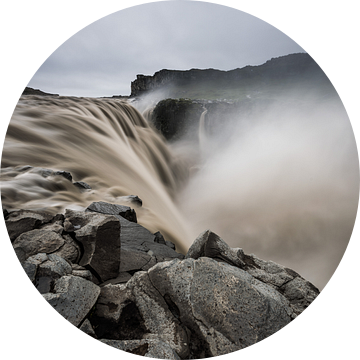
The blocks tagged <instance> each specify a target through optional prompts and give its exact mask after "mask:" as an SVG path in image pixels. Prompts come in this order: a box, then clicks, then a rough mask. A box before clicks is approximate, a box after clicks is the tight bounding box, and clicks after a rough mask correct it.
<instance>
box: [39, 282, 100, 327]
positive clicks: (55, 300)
mask: <svg viewBox="0 0 360 360" xmlns="http://www.w3.org/2000/svg"><path fill="white" fill-rule="evenodd" d="M99 294H100V288H99V287H98V286H97V285H95V284H94V283H92V282H91V281H88V280H85V279H83V278H81V277H78V276H73V275H66V276H63V277H61V278H60V279H58V280H56V281H55V286H54V293H46V294H43V297H44V298H45V299H46V300H47V301H48V302H49V304H50V305H51V306H53V308H54V309H55V310H56V311H57V312H58V313H59V314H61V315H62V316H63V317H64V318H65V319H67V320H68V321H70V322H71V323H72V324H73V325H75V326H78V325H79V324H80V323H81V322H82V321H83V320H84V318H85V317H86V315H87V314H88V312H89V311H90V309H91V308H92V307H93V306H94V304H95V302H96V300H97V298H98V296H99Z"/></svg>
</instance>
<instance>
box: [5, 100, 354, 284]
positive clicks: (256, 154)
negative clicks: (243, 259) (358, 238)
mask: <svg viewBox="0 0 360 360" xmlns="http://www.w3.org/2000/svg"><path fill="white" fill-rule="evenodd" d="M287 103H289V102H288V101H287ZM282 104H283V103H281V102H278V105H277V106H271V107H269V108H268V109H266V111H264V112H263V113H262V114H261V116H257V118H256V119H255V118H251V116H250V117H248V115H246V117H245V118H244V116H242V114H239V117H238V118H233V119H227V122H226V123H227V125H226V126H225V128H224V131H223V132H220V133H216V134H212V133H211V131H209V126H208V124H207V118H206V115H207V112H206V110H205V111H204V112H203V114H202V115H201V118H200V119H199V136H198V138H197V139H198V140H199V143H194V141H190V140H187V139H182V140H181V141H178V142H177V143H173V144H168V143H166V141H165V140H164V139H163V138H162V136H161V135H159V134H158V133H157V132H156V130H154V129H153V128H152V127H151V125H150V124H149V122H148V121H147V120H146V119H145V118H144V117H143V115H142V114H141V113H140V112H139V111H138V110H136V109H135V108H134V107H133V106H131V105H130V104H128V103H126V102H123V101H121V100H117V99H90V98H71V97H37V96H29V95H28V96H23V97H22V98H21V99H20V101H19V103H18V105H17V107H16V109H15V112H14V114H13V117H12V119H11V122H10V125H9V128H8V132H7V135H6V139H5V144H4V149H3V154H2V164H1V165H2V174H1V180H2V189H1V192H2V204H3V207H4V208H27V209H41V208H47V209H51V210H52V211H54V212H61V211H63V210H64V209H65V208H84V207H86V206H88V205H89V204H90V203H91V202H92V201H100V200H101V201H107V202H112V203H123V204H126V203H124V199H123V198H122V197H123V196H124V195H138V196H139V197H140V198H141V199H142V200H143V207H141V208H140V207H139V208H136V212H137V214H138V221H139V223H140V224H142V225H143V226H145V227H146V228H148V229H149V230H150V231H152V232H155V231H160V232H161V233H162V234H163V235H164V236H165V237H166V239H167V240H170V241H173V242H175V243H176V244H177V249H178V250H180V251H182V252H185V251H186V250H187V248H188V247H189V245H191V243H192V241H193V240H194V239H195V237H196V236H197V235H198V234H199V233H200V232H201V231H203V230H206V229H208V228H210V229H211V230H213V231H214V232H217V233H218V234H219V235H220V236H221V237H222V238H223V239H224V240H225V241H226V242H227V243H229V244H230V245H231V246H234V247H242V248H244V251H245V252H246V253H255V254H256V255H257V256H259V257H261V258H264V259H267V260H274V261H276V262H279V263H281V264H283V265H285V266H288V267H290V268H293V269H294V270H296V271H298V272H299V273H300V274H301V275H303V276H304V277H305V278H307V279H309V280H310V281H312V282H313V283H314V284H315V285H317V286H318V287H320V288H321V287H323V286H324V285H325V284H326V282H327V281H328V280H329V278H330V277H331V275H332V273H333V272H334V271H335V269H336V267H337V265H338V263H339V261H340V259H341V257H342V255H343V253H344V251H345V248H346V246H347V243H348V241H349V238H350V235H351V231H352V227H353V224H354V220H355V216H356V209H357V202H358V157H357V150H356V144H355V140H354V137H353V133H352V129H351V126H350V122H349V120H348V118H347V116H346V113H345V111H344V109H343V108H342V106H341V105H339V104H335V103H334V102H333V101H330V102H327V101H323V102H317V103H316V104H313V106H309V102H307V103H306V106H303V107H301V106H300V107H297V108H296V110H295V108H294V107H284V106H282ZM148 115H149V111H147V115H146V117H147V116H148ZM199 145H200V146H199ZM26 165H30V166H31V167H26ZM42 168H45V169H52V170H64V171H69V172H71V174H72V175H73V180H74V181H84V182H86V183H88V184H89V185H90V186H91V187H92V190H90V191H85V192H79V190H78V189H77V188H76V187H74V186H73V185H72V184H71V182H69V181H68V180H66V179H64V178H63V177H61V176H50V177H44V176H42V175H43V174H44V172H43V170H42ZM127 205H128V204H127Z"/></svg>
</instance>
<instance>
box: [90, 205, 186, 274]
mask: <svg viewBox="0 0 360 360" xmlns="http://www.w3.org/2000/svg"><path fill="white" fill-rule="evenodd" d="M130 210H131V209H130V208H129V207H128V206H123V205H117V204H109V203H106V202H103V201H99V202H94V203H92V204H91V205H90V206H88V207H87V209H86V211H87V212H96V213H102V214H109V215H114V216H116V217H117V218H118V219H119V221H120V224H121V234H120V238H121V261H120V271H121V272H131V273H134V272H136V271H141V270H147V269H149V268H150V267H151V266H153V265H155V264H156V263H158V262H160V261H164V260H170V259H174V258H183V257H184V256H183V255H182V254H179V253H177V252H176V251H175V249H173V248H172V247H171V246H167V244H166V243H165V240H164V238H163V236H162V235H161V234H160V233H159V232H158V233H156V234H155V235H154V234H152V233H151V232H150V231H149V230H147V229H146V228H144V227H143V226H141V225H139V224H137V223H136V222H134V221H131V220H128V219H127V218H126V216H125V215H126V214H129V211H130ZM132 211H134V210H132ZM134 213H135V212H134ZM162 240H163V241H162ZM156 241H158V242H156ZM115 278H116V277H114V280H115Z"/></svg>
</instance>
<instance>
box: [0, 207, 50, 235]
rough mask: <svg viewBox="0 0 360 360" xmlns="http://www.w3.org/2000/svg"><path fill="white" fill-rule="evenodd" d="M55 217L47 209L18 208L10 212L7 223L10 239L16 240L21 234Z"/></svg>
mask: <svg viewBox="0 0 360 360" xmlns="http://www.w3.org/2000/svg"><path fill="white" fill-rule="evenodd" d="M53 217H54V215H52V214H50V213H47V212H45V211H34V210H16V211H12V212H10V213H8V215H7V218H6V220H5V224H6V228H7V231H8V233H9V237H10V240H11V241H14V240H15V239H16V238H17V237H18V236H19V235H20V234H22V233H24V232H27V231H30V230H34V229H35V228H38V227H40V226H41V225H43V224H45V223H48V222H50V221H51V220H52V219H53Z"/></svg>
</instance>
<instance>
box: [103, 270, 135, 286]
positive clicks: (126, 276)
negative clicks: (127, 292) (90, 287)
mask: <svg viewBox="0 0 360 360" xmlns="http://www.w3.org/2000/svg"><path fill="white" fill-rule="evenodd" d="M131 277H132V275H131V274H130V273H128V272H126V271H121V272H120V273H119V275H118V276H117V277H116V278H115V279H110V280H107V281H105V282H103V283H102V284H101V285H100V286H105V285H108V284H112V285H117V284H124V283H127V282H128V281H129V280H130V279H131Z"/></svg>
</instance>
